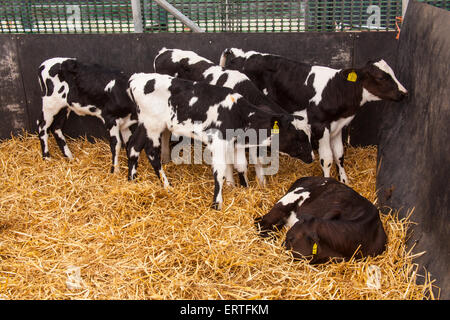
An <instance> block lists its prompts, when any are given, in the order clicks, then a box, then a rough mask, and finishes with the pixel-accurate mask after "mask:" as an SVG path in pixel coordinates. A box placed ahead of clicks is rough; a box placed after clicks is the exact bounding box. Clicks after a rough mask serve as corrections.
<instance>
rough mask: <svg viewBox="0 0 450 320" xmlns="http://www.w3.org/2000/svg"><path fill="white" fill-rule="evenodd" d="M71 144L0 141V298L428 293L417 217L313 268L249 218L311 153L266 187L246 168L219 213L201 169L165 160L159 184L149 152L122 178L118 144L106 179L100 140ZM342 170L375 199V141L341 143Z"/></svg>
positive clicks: (106, 157) (391, 217)
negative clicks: (246, 181)
mask: <svg viewBox="0 0 450 320" xmlns="http://www.w3.org/2000/svg"><path fill="white" fill-rule="evenodd" d="M69 147H70V148H71V150H72V152H73V154H74V156H75V160H73V161H68V160H66V159H64V158H62V156H61V153H60V152H59V150H57V147H56V143H55V141H54V140H53V139H51V140H50V151H51V152H52V156H53V158H52V160H50V161H43V160H42V158H41V152H40V145H39V140H38V138H37V136H35V135H30V134H24V135H23V136H22V137H18V138H13V139H10V140H5V141H3V142H1V143H0V212H1V214H0V298H3V299H423V298H435V297H434V296H433V295H432V293H431V290H430V288H431V286H433V281H431V280H430V279H429V278H428V276H427V277H425V284H423V285H418V284H416V283H415V280H416V278H417V277H418V276H419V275H418V274H419V273H420V274H424V272H423V270H418V268H417V265H416V264H415V263H414V258H415V256H414V255H413V254H412V253H411V252H408V251H407V249H406V247H405V237H406V233H407V229H408V227H409V226H410V224H411V223H412V222H410V221H409V220H408V219H399V218H398V217H397V215H396V214H395V213H391V214H388V215H381V218H382V221H383V224H384V227H385V230H386V232H387V234H388V237H389V243H388V247H387V250H386V251H385V253H384V254H383V255H381V256H378V257H375V258H366V259H364V260H358V261H355V260H351V261H349V262H342V263H328V264H325V265H319V266H311V265H309V264H308V263H307V261H293V260H292V256H291V254H290V252H287V251H285V250H284V249H283V247H282V245H281V244H282V240H283V239H282V238H283V237H282V236H281V237H279V238H275V237H273V238H269V239H262V238H260V237H259V236H258V233H257V231H256V229H255V226H254V223H253V221H254V218H255V217H258V216H261V215H263V214H265V213H267V212H268V211H269V210H270V208H271V207H272V205H273V204H274V203H275V202H276V201H277V200H278V199H279V198H280V197H281V196H282V195H283V194H284V193H285V191H286V190H287V189H288V188H289V186H290V185H291V184H292V182H294V181H295V180H296V179H297V178H299V177H302V176H308V175H320V174H321V170H320V167H319V165H318V163H317V161H315V162H314V163H313V164H311V165H306V164H304V163H302V162H300V161H297V160H294V159H291V158H289V157H286V156H282V157H281V160H280V171H279V173H278V174H277V175H275V176H271V177H269V178H268V185H267V187H266V188H262V187H259V186H258V185H257V183H256V182H255V177H254V172H253V168H252V167H251V168H250V175H249V178H250V180H251V186H250V187H249V188H247V189H245V188H241V187H235V188H230V187H226V188H225V191H224V199H225V202H224V209H223V210H222V211H215V210H212V209H210V208H209V206H210V203H211V201H212V193H213V186H214V183H213V177H212V174H211V169H210V167H209V166H207V165H175V164H173V163H170V164H168V165H166V166H165V170H166V174H167V176H168V178H169V180H170V181H171V183H172V186H173V188H172V189H171V190H169V191H166V190H164V189H163V188H162V185H161V184H160V182H159V181H158V180H157V178H156V176H155V174H154V173H153V170H152V169H151V167H150V165H149V164H148V162H147V161H146V159H144V157H141V162H140V166H139V170H138V173H139V178H138V179H137V181H136V182H128V181H127V179H126V159H125V151H124V150H122V154H121V159H120V160H121V162H120V163H121V168H120V169H121V171H120V172H119V173H118V174H115V175H112V174H110V173H109V169H110V156H111V155H110V151H109V145H108V144H107V143H106V142H104V141H102V140H97V141H96V142H95V143H90V142H88V141H87V140H86V139H76V140H69ZM346 168H347V173H348V175H349V177H350V185H351V186H352V187H353V188H354V189H355V190H356V191H358V192H360V193H361V194H362V195H364V196H365V197H367V198H368V199H370V200H371V201H375V171H376V148H374V147H370V148H348V149H347V151H346ZM237 181H238V179H237ZM284 232H285V231H284ZM377 272H378V277H377V276H373V274H375V275H376V274H377Z"/></svg>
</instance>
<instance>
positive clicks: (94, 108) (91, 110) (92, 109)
mask: <svg viewBox="0 0 450 320" xmlns="http://www.w3.org/2000/svg"><path fill="white" fill-rule="evenodd" d="M89 111H90V112H95V111H97V108H96V107H89Z"/></svg>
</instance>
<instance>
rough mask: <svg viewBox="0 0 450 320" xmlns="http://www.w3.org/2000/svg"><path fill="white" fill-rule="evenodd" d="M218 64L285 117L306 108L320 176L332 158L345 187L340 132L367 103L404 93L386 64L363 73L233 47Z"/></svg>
mask: <svg viewBox="0 0 450 320" xmlns="http://www.w3.org/2000/svg"><path fill="white" fill-rule="evenodd" d="M220 64H221V66H224V67H226V68H230V69H234V70H239V71H241V72H243V73H245V74H246V75H247V76H248V77H249V78H250V79H251V80H252V81H253V82H254V83H255V84H256V86H257V87H258V88H259V89H260V90H262V91H263V92H264V93H265V94H267V96H268V97H269V98H270V99H272V100H273V101H275V102H276V103H278V104H279V105H280V106H282V107H283V108H284V109H285V110H286V111H287V112H289V113H292V114H294V115H295V114H299V113H303V112H304V110H305V109H306V111H307V118H308V123H309V124H310V125H311V131H312V136H311V138H312V142H313V144H314V145H315V147H317V144H318V149H319V157H320V165H321V167H322V171H323V173H324V176H325V177H329V176H330V169H331V165H332V163H333V159H334V162H335V163H336V166H337V170H338V174H339V180H340V181H341V182H344V183H347V181H348V178H347V174H346V173H345V170H344V147H343V144H342V129H343V128H344V127H345V126H347V125H348V124H349V123H350V122H351V121H352V120H353V118H354V116H355V114H356V112H357V111H358V110H359V108H360V107H361V106H363V105H364V104H366V103H367V102H369V101H377V100H393V101H400V100H402V99H403V98H404V97H405V96H406V95H407V93H408V92H407V90H406V89H405V88H404V87H403V86H402V85H401V84H400V82H399V81H398V80H397V78H396V77H395V75H394V72H393V71H392V69H391V67H389V65H388V64H387V63H386V62H385V61H384V60H379V61H376V62H368V63H367V64H366V65H365V66H364V67H362V68H349V69H332V68H328V67H324V66H313V65H309V64H305V63H300V62H296V61H293V60H289V59H286V58H283V57H281V56H277V55H271V54H265V53H258V52H255V51H248V52H244V51H242V50H241V49H236V48H232V49H225V50H224V52H223V53H222V56H221V58H220Z"/></svg>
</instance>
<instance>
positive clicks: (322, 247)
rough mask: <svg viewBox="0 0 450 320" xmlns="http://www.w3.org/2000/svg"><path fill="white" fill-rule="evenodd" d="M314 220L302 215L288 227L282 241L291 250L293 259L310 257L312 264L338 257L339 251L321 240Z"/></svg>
mask: <svg viewBox="0 0 450 320" xmlns="http://www.w3.org/2000/svg"><path fill="white" fill-rule="evenodd" d="M314 220H315V219H314V218H313V217H309V216H305V217H302V218H300V219H299V221H297V222H296V223H295V224H294V225H293V226H292V228H290V229H289V231H288V232H287V233H286V240H285V242H284V245H285V247H286V249H287V250H291V251H292V255H293V256H294V258H295V259H301V258H305V257H306V258H312V259H311V261H310V263H312V264H315V263H323V262H326V261H328V260H329V258H331V257H340V256H341V254H340V253H338V252H335V251H334V250H332V249H331V248H330V247H328V246H327V245H326V244H325V243H324V242H323V241H321V239H320V235H319V234H318V233H317V232H316V228H314V224H315V221H314Z"/></svg>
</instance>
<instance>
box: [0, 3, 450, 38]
mask: <svg viewBox="0 0 450 320" xmlns="http://www.w3.org/2000/svg"><path fill="white" fill-rule="evenodd" d="M133 2H134V4H133ZM167 2H169V3H170V4H171V5H172V6H173V7H175V8H176V9H177V10H178V11H179V12H180V13H181V14H182V15H184V16H186V17H187V18H188V19H190V20H191V21H192V22H193V23H194V24H195V25H197V26H198V27H199V28H200V29H201V30H203V31H205V32H302V31H374V30H382V31H388V30H395V18H396V17H398V16H401V15H402V1H401V0H397V1H389V0H379V1H376V0H343V1H337V0H172V1H167ZM403 2H404V1H403ZM422 2H426V3H429V4H432V5H435V6H437V7H440V8H444V9H446V10H450V0H446V1H422ZM0 4H1V6H0V32H1V33H128V32H146V33H152V32H191V31H192V26H191V27H188V26H186V25H185V24H183V23H182V22H180V21H179V20H178V19H177V18H176V15H175V16H174V14H172V13H169V12H167V11H166V10H164V9H163V8H162V7H160V6H159V5H158V4H157V3H156V2H155V1H151V0H135V1H133V0H105V1H98V0H36V1H30V0H18V1H12V0H9V1H8V0H6V1H0ZM136 6H138V7H139V8H138V9H139V10H136ZM133 9H135V10H134V13H135V19H134V20H133ZM136 14H139V16H136ZM136 19H138V20H136ZM197 31H198V30H197Z"/></svg>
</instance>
